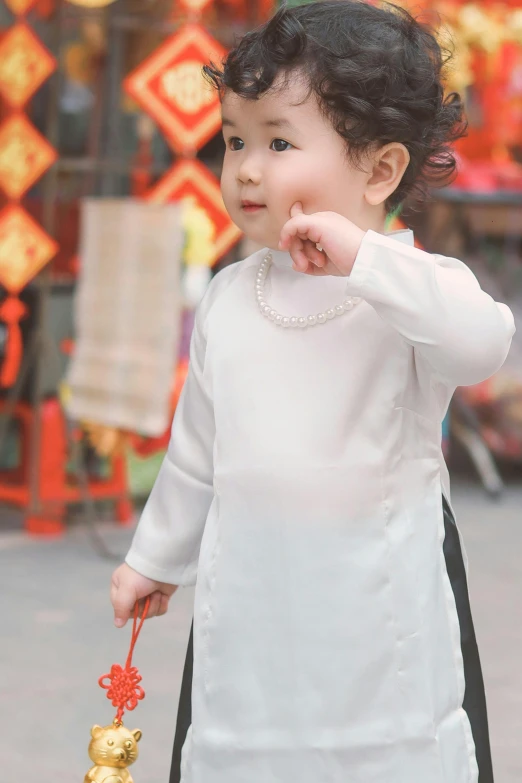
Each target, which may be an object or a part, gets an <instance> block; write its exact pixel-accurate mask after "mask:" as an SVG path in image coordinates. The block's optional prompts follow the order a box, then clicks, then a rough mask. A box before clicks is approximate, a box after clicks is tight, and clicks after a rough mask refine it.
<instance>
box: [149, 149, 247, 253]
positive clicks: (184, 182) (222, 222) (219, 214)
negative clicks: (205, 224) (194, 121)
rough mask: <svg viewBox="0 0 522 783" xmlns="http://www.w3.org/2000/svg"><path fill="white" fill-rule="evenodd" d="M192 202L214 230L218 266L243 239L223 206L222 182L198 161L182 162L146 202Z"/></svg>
mask: <svg viewBox="0 0 522 783" xmlns="http://www.w3.org/2000/svg"><path fill="white" fill-rule="evenodd" d="M185 198H189V199H190V198H191V199H193V200H194V201H195V202H196V204H197V206H199V207H200V208H201V209H204V210H205V212H206V214H207V215H208V216H209V217H210V219H211V220H212V222H213V224H214V227H215V231H216V233H215V238H214V241H215V254H214V258H213V260H212V264H215V263H216V261H218V260H219V259H220V258H221V257H222V256H223V255H224V254H225V253H226V252H227V251H228V250H230V248H231V247H232V246H233V245H235V243H236V242H237V241H238V240H239V239H240V238H241V236H242V234H241V231H240V230H239V228H238V227H237V226H236V225H235V224H234V223H233V222H232V221H231V219H230V217H229V215H228V212H227V211H226V209H225V205H224V204H223V199H222V197H221V190H220V188H219V181H218V180H217V179H216V177H215V176H214V175H213V174H211V172H210V171H209V170H208V169H207V168H206V167H205V166H203V164H202V163H200V162H199V161H198V160H182V161H180V162H179V163H177V164H176V165H175V166H173V167H172V168H171V170H170V171H169V172H167V174H166V175H165V176H164V177H163V178H162V179H161V180H160V181H159V182H157V183H156V185H155V186H154V187H153V188H152V190H151V191H150V192H149V193H148V194H147V196H146V200H147V201H152V202H155V203H157V204H165V203H168V202H172V201H182V200H183V199H185Z"/></svg>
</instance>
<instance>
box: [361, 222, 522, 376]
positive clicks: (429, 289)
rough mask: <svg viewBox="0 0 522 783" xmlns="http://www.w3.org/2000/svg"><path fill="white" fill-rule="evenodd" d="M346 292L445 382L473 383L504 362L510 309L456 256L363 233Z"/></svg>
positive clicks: (509, 334)
mask: <svg viewBox="0 0 522 783" xmlns="http://www.w3.org/2000/svg"><path fill="white" fill-rule="evenodd" d="M347 291H348V293H349V295H352V296H360V297H362V298H363V299H365V300H366V301H367V302H368V303H369V304H370V305H371V306H372V307H373V308H374V309H375V310H376V312H377V313H378V314H379V316H380V317H381V318H382V319H383V320H384V321H386V322H387V323H389V324H390V325H391V326H392V327H393V328H395V329H396V330H397V331H398V332H399V333H400V334H401V335H402V336H403V337H404V339H405V340H406V341H407V342H408V343H409V344H410V345H412V346H413V347H414V349H415V351H416V352H417V353H418V354H419V355H420V356H422V357H423V358H424V359H425V360H426V362H428V364H429V365H430V366H431V368H432V371H433V372H434V373H435V375H437V376H438V378H439V379H440V380H443V381H444V382H445V383H446V384H449V385H452V386H468V385H471V384H474V383H478V382H480V381H482V380H485V379H486V378H488V377H490V376H491V375H493V373H495V372H496V371H497V370H498V369H499V368H500V367H501V366H502V364H503V363H504V361H505V359H506V356H507V353H508V351H509V347H510V344H511V338H512V336H513V334H514V332H515V324H514V320H513V315H512V313H511V310H510V309H509V308H508V307H507V306H506V305H505V304H499V303H497V302H495V301H494V300H493V299H492V298H491V296H489V294H487V293H485V292H484V291H483V290H482V289H481V288H480V285H479V283H478V281H477V279H476V277H475V275H474V274H473V273H472V272H471V270H470V269H469V268H468V267H467V266H466V265H465V264H463V263H462V262H461V261H458V260H456V259H454V258H446V257H444V256H436V255H431V254H429V253H425V252H424V251H422V250H419V249H418V248H416V247H410V246H408V245H405V244H403V243H402V242H398V241H397V240H395V239H393V238H391V237H386V236H383V235H381V234H377V233H375V232H374V231H368V232H367V234H366V236H365V238H364V239H363V242H362V245H361V248H360V251H359V253H358V255H357V258H356V261H355V264H354V267H353V270H352V272H351V274H350V277H349V278H348V286H347Z"/></svg>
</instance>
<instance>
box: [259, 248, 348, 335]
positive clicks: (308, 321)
mask: <svg viewBox="0 0 522 783" xmlns="http://www.w3.org/2000/svg"><path fill="white" fill-rule="evenodd" d="M271 264H272V256H271V254H268V255H267V256H265V258H264V260H263V262H262V263H261V265H260V266H259V269H258V271H257V274H256V284H255V292H256V298H257V303H258V305H259V309H260V310H261V312H262V314H263V315H264V316H265V317H267V318H269V319H270V320H271V321H273V322H274V323H275V324H276V326H282V327H283V328H284V329H288V328H295V327H300V328H301V329H304V328H306V327H307V326H317V325H318V324H324V323H326V321H331V320H332V319H333V318H335V317H336V316H339V315H343V314H344V313H345V312H347V311H348V310H351V309H352V307H353V306H354V305H356V304H358V303H359V302H360V301H361V299H360V297H357V296H348V297H347V299H345V300H344V302H343V303H342V304H340V305H336V306H335V307H331V308H330V309H328V310H326V312H324V313H318V314H317V315H308V316H306V317H304V316H302V317H297V316H292V317H291V318H290V317H287V316H283V315H281V314H280V313H278V312H277V310H273V309H272V308H271V307H270V305H268V304H267V303H266V301H265V281H266V278H267V276H268V273H269V271H270V266H271Z"/></svg>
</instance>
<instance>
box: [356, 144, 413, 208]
mask: <svg viewBox="0 0 522 783" xmlns="http://www.w3.org/2000/svg"><path fill="white" fill-rule="evenodd" d="M409 162H410V153H409V152H408V150H407V149H406V147H405V146H404V144H399V143H398V142H392V143H391V144H386V145H385V146H384V147H381V148H380V149H378V150H377V151H376V152H375V154H374V155H373V156H372V157H371V159H370V166H371V170H370V173H369V179H368V181H367V183H366V191H365V193H364V198H365V199H366V202H367V203H368V204H370V206H372V207H376V206H379V205H380V204H384V202H385V201H386V199H388V198H389V197H390V196H391V194H392V193H394V191H396V190H397V188H398V187H399V184H400V181H401V179H402V178H403V176H404V172H405V171H406V169H407V168H408V164H409Z"/></svg>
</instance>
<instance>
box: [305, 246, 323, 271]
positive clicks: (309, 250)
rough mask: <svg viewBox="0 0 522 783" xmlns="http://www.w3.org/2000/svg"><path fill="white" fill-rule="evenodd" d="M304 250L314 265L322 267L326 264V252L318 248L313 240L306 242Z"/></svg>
mask: <svg viewBox="0 0 522 783" xmlns="http://www.w3.org/2000/svg"><path fill="white" fill-rule="evenodd" d="M304 252H305V254H306V256H307V258H308V259H309V260H310V261H311V262H312V264H315V266H319V267H323V266H324V265H325V264H326V254H325V253H324V252H323V251H320V250H318V248H317V247H316V245H315V243H314V242H310V241H308V242H306V245H305V248H304Z"/></svg>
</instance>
